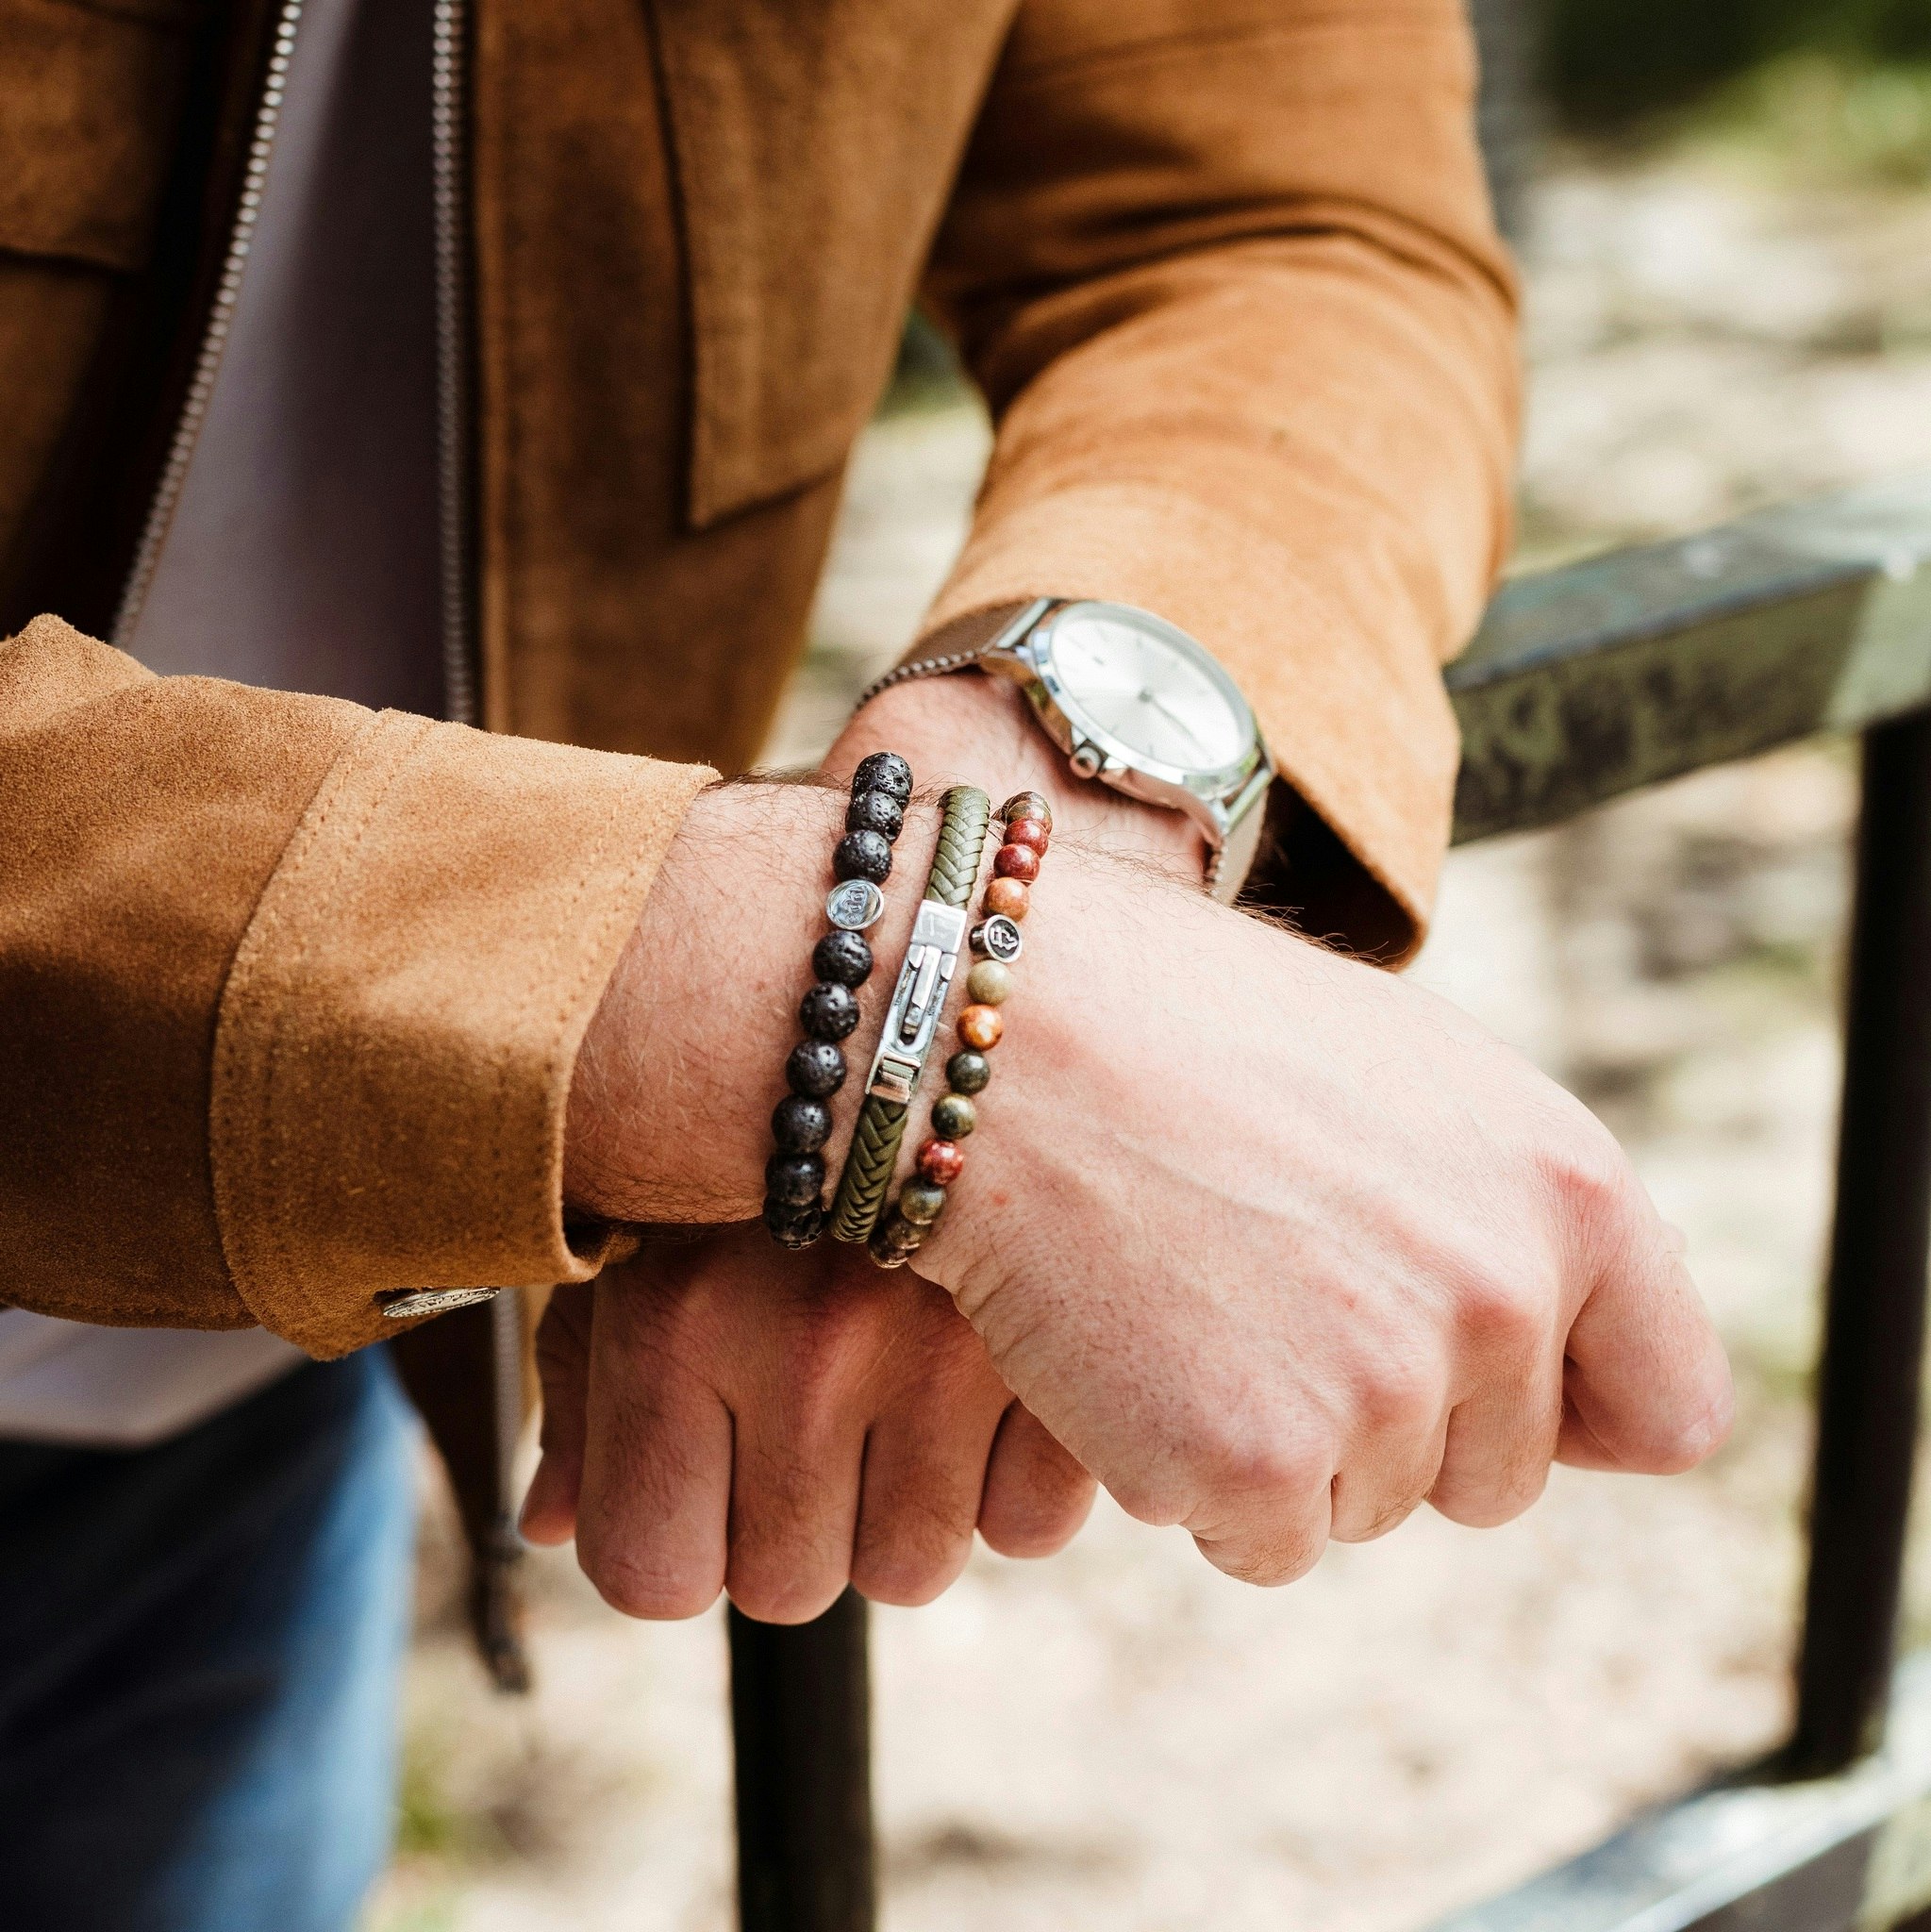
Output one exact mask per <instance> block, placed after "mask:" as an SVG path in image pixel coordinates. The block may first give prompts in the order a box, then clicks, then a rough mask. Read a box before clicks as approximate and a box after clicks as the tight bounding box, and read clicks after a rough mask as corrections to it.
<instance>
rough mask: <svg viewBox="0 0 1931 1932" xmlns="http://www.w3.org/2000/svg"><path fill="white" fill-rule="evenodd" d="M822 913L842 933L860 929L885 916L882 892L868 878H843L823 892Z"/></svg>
mask: <svg viewBox="0 0 1931 1932" xmlns="http://www.w3.org/2000/svg"><path fill="white" fill-rule="evenodd" d="M824 916H825V917H826V918H827V919H829V920H830V921H831V923H832V924H834V925H837V926H842V927H843V928H844V930H845V931H846V932H863V931H864V930H865V928H866V927H867V926H868V925H876V924H878V922H879V920H880V919H882V918H883V917H884V916H885V894H884V893H883V892H881V891H879V890H878V888H877V887H876V886H874V884H873V883H872V881H871V880H870V879H846V880H845V881H844V882H843V884H841V885H836V886H834V887H832V889H831V891H829V892H827V893H826V894H825V898H824Z"/></svg>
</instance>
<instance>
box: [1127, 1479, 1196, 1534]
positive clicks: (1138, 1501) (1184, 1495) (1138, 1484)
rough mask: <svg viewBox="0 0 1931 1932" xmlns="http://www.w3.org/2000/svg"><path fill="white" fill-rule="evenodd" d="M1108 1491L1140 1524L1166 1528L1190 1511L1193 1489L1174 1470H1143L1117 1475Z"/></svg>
mask: <svg viewBox="0 0 1931 1932" xmlns="http://www.w3.org/2000/svg"><path fill="white" fill-rule="evenodd" d="M1107 1491H1108V1493H1109V1494H1110V1495H1111V1496H1112V1498H1113V1500H1114V1502H1116V1503H1117V1504H1119V1506H1120V1507H1121V1508H1123V1509H1124V1510H1125V1512H1126V1513H1127V1515H1129V1516H1130V1517H1132V1518H1133V1519H1134V1521H1135V1522H1136V1523H1145V1524H1152V1525H1153V1526H1154V1527H1155V1528H1157V1529H1159V1528H1164V1527H1166V1526H1167V1525H1168V1524H1174V1523H1178V1522H1179V1521H1180V1520H1181V1519H1182V1518H1183V1517H1184V1516H1185V1515H1186V1514H1187V1511H1188V1507H1189V1505H1190V1491H1189V1490H1188V1488H1187V1486H1186V1485H1185V1483H1184V1482H1183V1481H1182V1480H1181V1479H1179V1478H1178V1477H1176V1476H1175V1475H1174V1473H1173V1472H1172V1471H1168V1470H1161V1471H1154V1470H1142V1471H1135V1472H1134V1473H1132V1474H1126V1475H1120V1476H1116V1477H1114V1478H1113V1479H1112V1480H1111V1481H1109V1482H1108V1483H1107Z"/></svg>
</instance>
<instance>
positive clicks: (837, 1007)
mask: <svg viewBox="0 0 1931 1932" xmlns="http://www.w3.org/2000/svg"><path fill="white" fill-rule="evenodd" d="M798 1024H799V1025H800V1026H802V1027H803V1028H804V1029H805V1031H806V1032H807V1033H808V1034H809V1035H810V1036H811V1038H812V1039H813V1040H842V1039H843V1038H844V1037H845V1035H846V1034H848V1033H849V1032H850V1031H851V1030H852V1028H853V1027H854V1026H856V1025H857V1024H858V1003H857V1000H855V999H854V998H853V997H852V993H851V989H850V988H849V987H844V986H838V985H835V984H833V982H832V981H830V980H828V979H826V980H822V981H820V983H819V984H818V985H816V986H814V987H813V988H812V989H811V991H809V992H807V994H806V995H805V997H804V998H803V999H802V1000H800V1001H799V1002H798Z"/></svg>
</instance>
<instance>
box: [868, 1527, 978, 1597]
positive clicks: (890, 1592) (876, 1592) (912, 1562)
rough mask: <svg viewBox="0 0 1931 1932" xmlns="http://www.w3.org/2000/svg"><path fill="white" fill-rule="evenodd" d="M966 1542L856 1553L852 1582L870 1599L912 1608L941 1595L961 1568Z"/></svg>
mask: <svg viewBox="0 0 1931 1932" xmlns="http://www.w3.org/2000/svg"><path fill="white" fill-rule="evenodd" d="M969 1548H970V1546H969V1545H968V1544H966V1543H965V1542H963V1541H961V1542H960V1543H959V1544H958V1545H957V1547H956V1548H955V1549H952V1550H946V1551H937V1550H927V1551H923V1552H918V1553H910V1552H907V1553H899V1552H892V1553H891V1554H882V1553H881V1554H879V1555H875V1556H866V1557H860V1558H859V1559H858V1560H857V1562H855V1563H854V1564H853V1565H852V1586H853V1588H854V1589H855V1590H857V1592H858V1594H859V1595H860V1596H865V1597H870V1598H871V1600H872V1601H873V1602H874V1603H879V1604H895V1605H897V1606H898V1607H901V1608H903V1609H916V1608H917V1607H919V1606H920V1605H922V1604H929V1603H931V1602H932V1601H933V1599H934V1598H936V1597H940V1596H942V1595H944V1593H945V1592H946V1591H948V1590H949V1589H950V1588H951V1587H952V1585H953V1583H954V1582H955V1581H956V1580H957V1576H958V1573H959V1572H960V1571H961V1570H963V1569H964V1568H965V1562H966V1557H967V1555H968V1553H969Z"/></svg>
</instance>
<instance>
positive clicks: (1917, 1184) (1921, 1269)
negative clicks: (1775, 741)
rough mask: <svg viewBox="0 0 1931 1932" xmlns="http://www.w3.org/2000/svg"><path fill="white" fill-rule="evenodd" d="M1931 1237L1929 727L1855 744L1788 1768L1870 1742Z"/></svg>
mask: <svg viewBox="0 0 1931 1932" xmlns="http://www.w3.org/2000/svg"><path fill="white" fill-rule="evenodd" d="M1927 1241H1931V717H1924V716H1919V717H1913V718H1906V719H1904V720H1901V721H1899V722H1897V723H1895V724H1880V725H1876V726H1874V727H1873V729H1871V730H1870V731H1868V732H1866V733H1865V736H1864V798H1863V811H1862V817H1861V820H1860V823H1859V825H1858V830H1857V885H1856V908H1855V910H1854V912H1853V915H1852V930H1851V958H1850V975H1849V991H1848V995H1847V999H1846V1020H1845V1026H1844V1088H1843V1116H1842V1120H1841V1123H1840V1124H1839V1130H1838V1180H1837V1218H1836V1225H1835V1228H1834V1230H1833V1233H1832V1237H1831V1252H1830V1285H1829V1291H1828V1295H1827V1299H1826V1304H1825V1315H1824V1339H1823V1361H1822V1363H1821V1366H1820V1368H1819V1372H1818V1395H1817V1463H1816V1472H1815V1475H1814V1477H1813V1481H1812V1493H1811V1504H1810V1575H1809V1582H1808V1586H1807V1590H1806V1597H1805V1610H1804V1642H1803V1650H1802V1654H1801V1656H1800V1657H1799V1660H1798V1666H1797V1725H1796V1730H1795V1732H1794V1733H1793V1735H1792V1737H1791V1740H1790V1750H1789V1753H1788V1754H1787V1756H1788V1762H1789V1765H1790V1769H1791V1770H1792V1771H1794V1772H1799V1773H1802V1774H1806V1775H1814V1774H1823V1773H1826V1772H1833V1771H1838V1770H1840V1769H1841V1768H1842V1767H1843V1766H1844V1765H1846V1764H1848V1763H1850V1761H1851V1760H1852V1759H1853V1758H1854V1757H1857V1756H1858V1755H1859V1754H1860V1753H1861V1752H1863V1751H1866V1750H1869V1749H1871V1748H1873V1746H1874V1745H1875V1744H1876V1743H1877V1742H1878V1741H1879V1739H1880V1736H1881V1733H1882V1728H1883V1724H1884V1712H1885V1702H1886V1697H1887V1694H1888V1692H1889V1686H1890V1665H1891V1646H1892V1641H1893V1638H1894V1634H1895V1630H1896V1624H1897V1611H1898V1593H1899V1587H1900V1580H1901V1577H1902V1574H1903V1566H1904V1548H1905V1524H1906V1513H1907V1511H1908V1508H1909V1505H1910V1491H1911V1463H1912V1457H1913V1453H1914V1451H1915V1449H1916V1445H1917V1437H1918V1385H1919V1377H1920V1374H1921V1365H1922V1357H1923V1337H1924V1289H1925V1267H1926V1259H1927Z"/></svg>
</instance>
